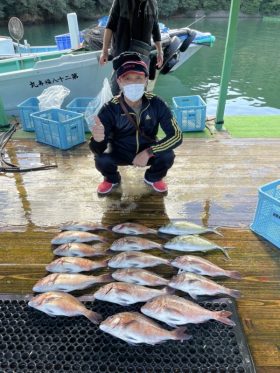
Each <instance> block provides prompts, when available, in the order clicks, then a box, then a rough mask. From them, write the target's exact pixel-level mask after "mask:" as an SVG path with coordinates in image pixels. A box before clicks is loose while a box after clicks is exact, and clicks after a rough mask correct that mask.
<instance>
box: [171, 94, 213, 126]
mask: <svg viewBox="0 0 280 373" xmlns="http://www.w3.org/2000/svg"><path fill="white" fill-rule="evenodd" d="M172 102H173V110H174V113H175V117H176V119H177V122H178V124H179V127H180V128H181V130H182V131H183V132H190V131H203V130H204V128H205V121H206V103H205V102H204V101H203V100H202V98H201V97H200V96H179V97H173V98H172Z"/></svg>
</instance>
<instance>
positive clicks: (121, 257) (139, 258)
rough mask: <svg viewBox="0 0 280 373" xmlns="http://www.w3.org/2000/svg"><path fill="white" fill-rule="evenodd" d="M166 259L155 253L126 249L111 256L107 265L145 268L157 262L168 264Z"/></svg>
mask: <svg viewBox="0 0 280 373" xmlns="http://www.w3.org/2000/svg"><path fill="white" fill-rule="evenodd" d="M169 262H170V261H169V260H168V259H164V258H160V257H158V256H155V255H151V254H146V253H142V252H141V251H140V252H138V251H126V252H123V253H120V254H117V255H115V256H113V257H112V258H111V259H110V260H109V262H108V266H109V267H111V268H131V267H134V268H145V267H155V266H157V265H159V264H167V265H170V264H169Z"/></svg>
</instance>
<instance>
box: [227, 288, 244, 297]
mask: <svg viewBox="0 0 280 373" xmlns="http://www.w3.org/2000/svg"><path fill="white" fill-rule="evenodd" d="M228 294H229V295H230V296H231V297H233V298H240V297H241V292H240V291H239V290H235V289H229V290H228Z"/></svg>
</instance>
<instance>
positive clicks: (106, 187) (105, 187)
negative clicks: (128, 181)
mask: <svg viewBox="0 0 280 373" xmlns="http://www.w3.org/2000/svg"><path fill="white" fill-rule="evenodd" d="M117 185H119V183H116V184H113V183H110V182H109V181H106V180H103V181H102V183H100V184H99V185H98V187H97V193H98V194H107V193H110V192H111V190H112V189H113V188H114V187H115V186H117Z"/></svg>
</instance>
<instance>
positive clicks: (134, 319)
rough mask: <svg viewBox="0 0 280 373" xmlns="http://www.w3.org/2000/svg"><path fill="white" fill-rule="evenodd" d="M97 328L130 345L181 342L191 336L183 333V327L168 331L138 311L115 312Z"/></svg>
mask: <svg viewBox="0 0 280 373" xmlns="http://www.w3.org/2000/svg"><path fill="white" fill-rule="evenodd" d="M99 328H100V329H101V330H102V331H103V332H105V333H108V334H111V335H113V336H114V337H117V338H119V339H122V340H123V341H125V342H127V343H129V344H132V345H137V344H139V343H145V344H148V345H155V344H158V343H162V342H165V341H167V340H174V341H181V342H182V341H186V340H188V339H190V338H191V336H190V335H187V334H185V331H186V329H185V328H184V327H180V328H177V329H175V330H172V331H169V330H166V329H163V328H162V327H161V326H160V325H159V324H157V323H155V322H154V321H152V320H151V319H149V318H148V317H146V316H143V315H141V314H140V313H138V312H121V313H117V314H115V315H113V316H110V317H108V318H107V319H106V320H104V321H102V323H101V324H100V326H99Z"/></svg>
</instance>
